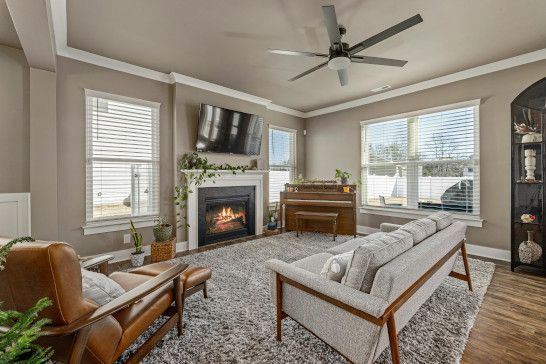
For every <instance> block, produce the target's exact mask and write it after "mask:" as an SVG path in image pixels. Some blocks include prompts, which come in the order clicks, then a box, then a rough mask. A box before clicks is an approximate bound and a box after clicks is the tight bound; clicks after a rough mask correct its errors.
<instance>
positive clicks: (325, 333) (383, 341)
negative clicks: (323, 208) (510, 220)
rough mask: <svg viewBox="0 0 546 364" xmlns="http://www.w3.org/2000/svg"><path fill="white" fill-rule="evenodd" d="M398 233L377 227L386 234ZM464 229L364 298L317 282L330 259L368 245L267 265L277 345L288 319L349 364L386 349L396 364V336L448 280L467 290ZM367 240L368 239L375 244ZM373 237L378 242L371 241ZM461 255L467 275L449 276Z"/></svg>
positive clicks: (426, 249)
mask: <svg viewBox="0 0 546 364" xmlns="http://www.w3.org/2000/svg"><path fill="white" fill-rule="evenodd" d="M398 228H399V226H398V225H392V224H382V225H381V232H378V233H376V234H386V233H387V232H390V231H393V230H396V229H398ZM465 232H466V225H465V224H463V223H461V222H453V223H452V224H451V225H449V226H448V227H446V228H444V229H443V230H439V231H436V233H434V234H433V235H431V236H429V237H427V238H426V239H425V240H423V241H421V242H420V243H419V244H417V245H414V246H413V247H411V248H410V249H409V250H407V251H406V252H404V253H402V254H401V255H399V256H397V257H396V258H394V259H393V260H391V261H390V262H388V263H386V264H385V265H383V266H382V267H381V268H379V270H378V271H377V273H376V274H375V278H374V280H373V285H372V288H371V291H370V292H369V293H365V292H362V291H360V290H357V289H354V288H351V287H348V286H346V285H344V284H341V283H338V282H336V281H332V280H328V279H326V278H322V277H321V276H320V272H321V269H322V267H323V265H324V263H325V262H326V260H328V258H330V257H331V256H332V255H336V254H340V253H344V252H347V251H351V250H354V249H356V248H357V247H359V246H360V245H362V244H363V243H365V242H366V238H368V237H366V238H364V237H358V238H355V239H352V240H349V241H347V242H345V243H343V244H340V245H338V246H335V247H333V248H331V249H328V250H326V251H325V252H323V253H319V254H315V255H312V256H309V257H306V258H304V259H301V260H298V261H296V262H293V263H290V264H289V263H286V262H282V261H280V260H276V259H273V260H269V261H268V262H266V267H267V268H268V269H270V270H271V272H272V274H271V278H272V280H271V287H272V293H273V298H274V299H275V301H276V306H277V339H278V340H279V341H280V340H281V330H282V327H281V322H282V319H283V318H285V317H291V318H292V319H294V320H295V321H297V322H298V323H300V324H301V325H302V326H304V327H305V328H306V329H307V330H309V331H311V332H312V333H314V334H315V335H316V336H317V337H319V338H320V339H322V340H323V341H324V342H326V343H327V344H329V345H330V346H331V347H332V348H334V349H335V350H336V351H338V352H339V353H340V354H342V355H343V356H345V357H346V358H347V359H349V360H350V361H352V362H355V363H371V362H373V361H374V360H375V359H377V357H378V356H379V355H380V354H381V353H382V352H383V350H384V349H385V348H386V347H387V346H389V342H390V347H391V355H392V358H393V363H398V362H399V360H400V359H399V353H398V343H397V333H398V332H399V331H400V330H401V329H402V328H403V327H404V326H405V325H406V324H407V323H408V321H409V320H410V318H411V317H412V316H413V315H414V314H415V313H416V312H417V310H418V309H419V307H420V306H421V305H422V304H423V303H424V302H425V301H426V300H427V299H428V298H429V297H430V296H431V295H432V293H433V292H434V290H435V289H436V288H437V287H438V286H439V285H440V284H441V282H442V281H443V280H444V279H445V278H446V277H447V276H448V275H452V276H453V277H455V278H459V279H463V280H466V281H467V282H468V285H469V288H470V289H472V287H471V281H470V274H469V271H468V264H467V260H466V250H465V246H464V239H465ZM376 234H372V235H370V236H369V237H373V236H374V235H376ZM376 236H377V235H376ZM459 250H461V251H462V253H463V258H464V262H465V267H466V274H465V275H463V274H460V273H456V272H452V269H453V266H454V263H455V259H456V257H457V255H458V254H457V253H458V251H459Z"/></svg>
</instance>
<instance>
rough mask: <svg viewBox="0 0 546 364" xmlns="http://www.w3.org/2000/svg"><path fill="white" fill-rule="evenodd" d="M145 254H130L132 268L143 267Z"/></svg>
mask: <svg viewBox="0 0 546 364" xmlns="http://www.w3.org/2000/svg"><path fill="white" fill-rule="evenodd" d="M145 256H146V253H144V252H142V253H140V254H136V253H132V254H131V265H132V266H133V267H142V266H143V265H144V257H145Z"/></svg>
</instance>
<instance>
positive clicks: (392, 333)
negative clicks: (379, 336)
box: [387, 313, 400, 364]
mask: <svg viewBox="0 0 546 364" xmlns="http://www.w3.org/2000/svg"><path fill="white" fill-rule="evenodd" d="M387 330H388V332H389V343H390V347H391V359H392V364H400V352H399V351H398V335H397V333H396V324H395V322H394V313H392V314H391V315H390V316H389V318H388V319H387Z"/></svg>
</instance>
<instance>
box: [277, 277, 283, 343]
mask: <svg viewBox="0 0 546 364" xmlns="http://www.w3.org/2000/svg"><path fill="white" fill-rule="evenodd" d="M275 283H276V285H275V288H276V289H275V292H276V307H277V341H281V340H282V319H283V314H282V281H281V277H280V275H279V273H275Z"/></svg>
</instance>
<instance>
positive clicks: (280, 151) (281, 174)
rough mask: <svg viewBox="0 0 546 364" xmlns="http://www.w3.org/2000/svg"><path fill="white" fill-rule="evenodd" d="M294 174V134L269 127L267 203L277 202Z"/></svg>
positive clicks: (292, 131) (291, 131) (286, 130)
mask: <svg viewBox="0 0 546 364" xmlns="http://www.w3.org/2000/svg"><path fill="white" fill-rule="evenodd" d="M295 174H296V132H295V131H294V130H288V129H281V128H276V127H273V126H270V127H269V202H270V203H271V202H278V201H279V200H280V192H281V191H284V185H285V183H290V181H292V180H293V179H294V176H295Z"/></svg>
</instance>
